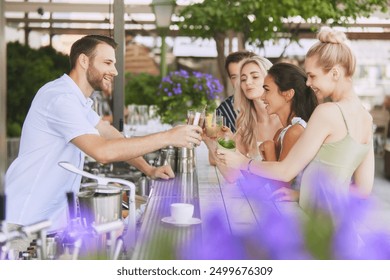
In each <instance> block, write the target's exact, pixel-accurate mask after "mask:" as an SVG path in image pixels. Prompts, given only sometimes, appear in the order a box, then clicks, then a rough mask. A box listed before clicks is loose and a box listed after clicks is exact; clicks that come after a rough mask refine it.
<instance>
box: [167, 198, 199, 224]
mask: <svg viewBox="0 0 390 280" xmlns="http://www.w3.org/2000/svg"><path fill="white" fill-rule="evenodd" d="M193 214H194V205H192V204H189V203H172V204H171V217H172V218H173V219H174V220H175V222H177V223H186V222H188V221H189V220H190V219H191V218H192V215H193Z"/></svg>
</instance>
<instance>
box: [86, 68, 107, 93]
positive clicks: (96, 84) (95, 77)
mask: <svg viewBox="0 0 390 280" xmlns="http://www.w3.org/2000/svg"><path fill="white" fill-rule="evenodd" d="M87 81H88V83H89V84H90V85H91V87H92V88H93V89H94V90H96V91H103V92H104V93H106V94H111V90H112V85H111V84H110V85H107V84H104V78H103V75H101V74H100V73H99V71H98V70H97V69H96V68H95V67H94V66H93V65H92V64H90V65H89V67H88V70H87Z"/></svg>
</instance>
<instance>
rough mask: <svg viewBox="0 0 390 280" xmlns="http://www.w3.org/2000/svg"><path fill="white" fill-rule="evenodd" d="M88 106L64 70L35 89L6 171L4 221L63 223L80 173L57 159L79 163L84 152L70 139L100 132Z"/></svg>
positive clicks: (54, 227) (58, 225) (56, 226)
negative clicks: (63, 72) (14, 153)
mask: <svg viewBox="0 0 390 280" xmlns="http://www.w3.org/2000/svg"><path fill="white" fill-rule="evenodd" d="M91 106H92V100H91V99H89V98H86V97H85V96H84V95H83V93H82V92H81V90H80V88H79V87H78V86H77V85H76V84H75V83H74V81H73V80H72V79H71V78H70V77H69V76H68V75H66V74H65V75H63V76H62V77H61V78H59V79H57V80H54V81H52V82H49V83H47V84H46V85H44V86H43V87H42V88H41V89H40V90H39V91H38V93H37V94H36V96H35V98H34V100H33V102H32V104H31V108H30V110H29V112H28V114H27V117H26V120H25V122H24V124H23V129H22V136H21V142H20V150H19V154H18V157H17V158H16V159H15V160H14V162H13V163H12V164H11V166H10V167H9V169H8V170H7V173H6V178H5V191H6V199H7V203H6V221H7V222H9V223H14V224H20V225H29V224H32V223H35V222H39V221H42V220H46V219H49V220H50V221H51V223H52V227H51V229H52V230H58V229H61V228H63V227H65V226H66V224H67V222H68V221H67V213H68V207H67V200H66V193H67V192H70V191H72V192H73V193H74V194H77V193H78V191H79V187H80V181H81V176H79V175H76V174H73V173H71V172H69V171H67V170H65V169H63V168H62V167H60V166H59V165H58V162H60V161H68V162H70V163H72V164H73V165H75V166H76V167H78V168H79V169H82V168H83V164H84V153H83V152H82V151H81V150H80V149H79V148H77V147H76V146H75V145H73V144H72V143H71V142H70V141H71V140H72V139H74V138H75V137H77V136H80V135H84V134H98V131H97V129H96V128H95V127H96V125H97V124H98V122H99V120H100V118H99V116H98V115H97V114H96V113H95V111H93V109H92V107H91Z"/></svg>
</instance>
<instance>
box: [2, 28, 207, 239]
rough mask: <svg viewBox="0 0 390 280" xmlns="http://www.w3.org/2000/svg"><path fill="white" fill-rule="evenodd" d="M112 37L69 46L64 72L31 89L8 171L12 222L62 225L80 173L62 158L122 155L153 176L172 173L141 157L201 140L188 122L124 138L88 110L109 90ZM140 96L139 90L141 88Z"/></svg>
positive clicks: (77, 160) (105, 159)
mask: <svg viewBox="0 0 390 280" xmlns="http://www.w3.org/2000/svg"><path fill="white" fill-rule="evenodd" d="M116 46H117V43H116V42H115V41H114V40H113V39H112V38H109V37H106V36H101V35H88V36H85V37H83V38H81V39H79V40H77V41H76V42H75V43H74V44H73V45H72V47H71V51H70V55H69V59H70V69H71V70H70V73H69V75H67V74H64V75H63V76H62V77H60V78H58V79H56V80H54V81H51V82H48V83H47V84H45V85H44V86H43V87H41V88H40V89H39V91H38V92H37V94H36V96H35V98H34V100H33V102H32V104H31V107H30V110H29V112H28V114H27V117H26V119H25V122H24V125H23V129H22V135H21V142H20V150H19V154H18V157H17V158H16V159H15V160H14V162H13V163H12V164H11V166H10V167H9V169H8V170H7V173H6V178H5V180H6V181H5V191H6V197H7V203H6V222H7V223H8V224H10V227H14V226H23V225H29V224H33V223H36V222H39V221H43V220H49V221H50V222H51V228H50V229H49V232H51V231H53V232H55V231H58V230H61V229H63V228H65V227H66V225H67V223H68V221H67V206H68V205H67V199H66V193H67V192H73V193H78V191H79V187H80V183H81V177H80V176H79V175H76V174H73V173H72V172H69V171H67V170H65V169H63V168H62V167H60V166H59V165H58V162H60V161H67V162H69V163H71V164H73V165H74V166H76V167H78V168H79V169H82V168H83V165H84V157H85V154H87V155H88V156H90V157H92V158H94V159H95V160H96V161H98V162H101V163H111V162H118V161H126V162H128V163H130V164H131V165H133V166H135V167H136V168H138V169H139V170H141V171H142V172H143V173H145V174H146V175H147V176H150V177H152V178H162V179H169V178H172V177H174V173H173V171H172V169H171V167H170V166H161V167H153V166H150V165H149V164H148V163H147V162H146V161H145V160H144V159H143V157H142V155H144V154H147V153H149V152H152V151H156V150H158V149H161V148H163V147H165V146H168V145H172V146H176V147H188V148H190V147H191V146H192V145H193V144H198V145H199V144H200V141H201V136H200V132H201V129H200V127H198V126H193V125H181V126H176V127H174V128H172V129H170V130H167V131H164V132H160V133H155V134H151V135H147V136H144V137H137V138H124V137H123V135H122V134H121V133H120V132H119V131H118V130H117V129H115V128H114V127H113V126H112V125H110V124H109V123H108V122H105V121H103V120H101V118H100V117H99V115H98V114H97V113H96V112H95V111H94V110H93V109H92V100H91V99H90V96H91V94H92V93H93V92H94V91H95V90H99V91H106V92H107V91H110V89H111V88H112V83H113V80H114V77H115V76H116V75H117V74H118V72H117V70H116V68H115V62H116V60H115V49H116ZM140 94H142V93H140Z"/></svg>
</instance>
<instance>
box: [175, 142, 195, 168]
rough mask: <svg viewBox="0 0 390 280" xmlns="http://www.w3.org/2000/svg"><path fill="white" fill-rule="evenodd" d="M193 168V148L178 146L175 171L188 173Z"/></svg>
mask: <svg viewBox="0 0 390 280" xmlns="http://www.w3.org/2000/svg"><path fill="white" fill-rule="evenodd" d="M194 170H195V156H194V149H193V148H192V149H189V148H185V147H182V148H179V150H178V158H177V171H178V172H180V173H190V172H194Z"/></svg>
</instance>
